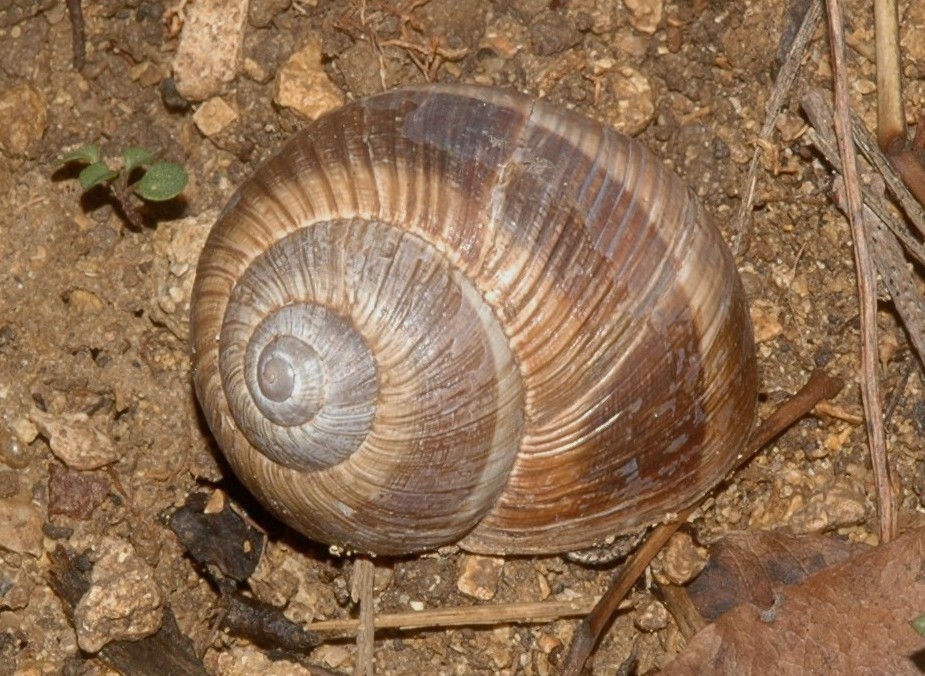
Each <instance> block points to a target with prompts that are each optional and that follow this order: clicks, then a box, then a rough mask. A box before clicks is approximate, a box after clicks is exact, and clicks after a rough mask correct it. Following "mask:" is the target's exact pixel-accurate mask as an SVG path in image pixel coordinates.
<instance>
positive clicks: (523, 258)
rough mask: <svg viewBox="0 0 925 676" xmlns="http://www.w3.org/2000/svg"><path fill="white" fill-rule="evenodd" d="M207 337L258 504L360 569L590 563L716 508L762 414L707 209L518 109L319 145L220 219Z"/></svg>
mask: <svg viewBox="0 0 925 676" xmlns="http://www.w3.org/2000/svg"><path fill="white" fill-rule="evenodd" d="M191 323H192V331H191V333H192V347H193V361H194V381H195V386H196V391H197V394H198V396H199V399H200V402H201V404H202V406H203V409H204V411H205V415H206V418H207V420H208V423H209V425H210V427H211V429H212V432H213V434H214V435H215V437H216V438H217V440H218V442H219V444H220V446H221V448H222V449H223V452H224V453H225V455H226V456H227V458H228V461H229V462H230V464H231V466H232V468H233V469H234V471H235V472H236V474H237V475H238V477H240V479H241V481H242V482H243V483H244V484H245V485H246V486H247V487H248V488H249V489H250V490H251V491H252V492H253V493H254V494H255V495H257V496H258V497H259V498H260V499H261V500H262V502H263V503H264V504H265V505H266V506H267V507H268V508H269V509H270V510H271V511H272V512H273V513H275V514H276V515H277V516H279V517H280V518H281V519H282V520H283V521H285V522H287V523H288V524H290V525H291V526H293V527H294V528H296V529H297V530H299V531H301V532H302V533H304V534H306V535H308V536H309V537H311V538H313V539H316V540H319V541H321V542H325V543H328V544H332V545H336V546H340V547H344V548H347V549H352V550H356V551H364V552H372V553H379V554H402V553H409V552H414V551H420V550H425V549H432V548H435V547H438V546H440V545H443V544H447V543H454V542H459V544H460V545H461V546H462V547H464V548H466V549H468V550H470V551H476V552H487V553H498V554H505V553H554V552H563V551H571V550H575V549H579V548H582V547H588V546H590V545H592V544H594V543H597V542H599V541H601V540H602V539H604V538H606V537H607V536H609V535H615V534H620V533H625V532H628V531H630V530H633V529H636V528H638V527H640V526H643V525H647V524H650V523H653V522H655V521H657V520H659V519H660V518H662V517H663V516H664V515H665V514H668V513H671V512H674V511H676V510H679V509H681V508H682V507H684V506H686V505H688V504H690V503H691V502H693V501H694V500H695V499H697V498H698V497H700V496H701V495H702V494H703V493H704V492H705V491H706V490H708V489H709V487H710V486H711V485H713V484H714V483H715V482H716V481H717V480H718V479H719V478H720V477H722V475H723V474H724V473H725V472H726V471H727V470H728V468H729V466H730V465H731V463H732V462H733V460H734V458H735V456H736V455H737V454H738V452H739V451H740V450H741V447H742V445H743V443H744V440H745V439H746V437H747V436H748V433H749V431H750V429H751V426H752V423H753V419H754V414H755V399H756V396H755V395H756V373H755V361H754V349H753V343H752V331H751V324H750V322H749V318H748V312H747V307H746V303H745V300H744V294H743V290H742V286H741V282H740V280H739V278H738V275H737V273H736V270H735V266H734V264H733V261H732V257H731V255H730V253H729V251H728V250H727V249H726V247H725V245H724V243H723V242H722V240H721V237H720V235H719V233H718V231H717V230H716V229H715V228H714V226H713V225H712V224H711V222H710V220H709V219H708V217H707V215H706V214H705V212H704V211H703V209H702V208H701V207H700V206H699V205H698V203H697V201H696V200H695V199H694V197H693V195H692V194H691V193H690V191H689V190H687V189H686V188H685V187H684V186H683V184H682V183H681V182H680V180H679V179H678V178H677V177H676V176H675V175H674V174H672V173H671V172H669V171H668V170H667V169H665V168H664V167H663V166H662V165H661V164H660V163H659V162H658V161H657V160H656V159H655V158H654V156H653V155H651V154H650V153H649V152H648V151H647V150H645V149H644V148H643V147H642V146H641V145H639V144H638V143H637V142H635V141H633V140H631V139H628V138H626V137H625V136H623V135H621V134H619V133H616V132H614V131H612V130H611V129H608V128H606V127H604V126H602V125H601V124H599V123H597V122H594V121H591V120H589V119H586V118H584V117H582V116H580V115H578V114H575V113H571V112H567V111H563V110H559V109H557V108H555V107H553V106H551V105H549V104H547V103H544V102H542V101H538V100H535V99H533V98H530V97H528V96H525V95H521V94H516V93H511V92H507V91H503V90H496V89H489V88H482V87H473V86H458V85H457V86H425V87H417V88H410V89H402V90H396V91H392V92H388V93H385V94H380V95H377V96H372V97H370V98H367V99H363V100H360V101H357V102H354V103H351V104H348V105H346V106H345V107H343V108H341V109H339V110H337V111H335V112H333V113H330V114H328V115H325V116H323V117H321V118H320V119H318V120H317V121H316V122H314V123H312V124H310V125H309V126H308V127H307V128H306V129H305V130H303V131H301V132H300V133H298V134H297V135H296V136H295V137H294V138H293V139H292V140H291V141H290V142H289V143H287V144H286V145H285V146H284V147H283V148H282V150H280V151H279V152H278V153H277V154H276V155H274V156H273V157H272V158H271V159H269V160H268V161H267V162H266V163H265V164H264V165H263V166H262V167H261V168H260V169H259V170H258V171H257V172H256V174H255V175H254V176H253V177H252V178H250V179H249V180H248V181H247V182H246V183H244V185H243V186H242V187H241V188H240V189H239V190H238V192H237V193H236V194H235V196H234V197H233V198H232V199H231V202H230V204H229V205H228V206H227V207H226V208H225V210H224V212H223V213H222V215H221V216H220V218H219V220H218V222H217V223H216V225H215V227H214V229H213V230H212V232H211V234H210V236H209V238H208V241H207V243H206V246H205V249H204V252H203V254H202V257H201V259H200V262H199V267H198V269H197V276H196V283H195V287H194V291H193V305H192V318H191Z"/></svg>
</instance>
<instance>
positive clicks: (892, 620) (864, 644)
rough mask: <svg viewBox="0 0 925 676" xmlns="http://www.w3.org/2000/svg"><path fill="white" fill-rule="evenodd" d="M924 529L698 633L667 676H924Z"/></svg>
mask: <svg viewBox="0 0 925 676" xmlns="http://www.w3.org/2000/svg"><path fill="white" fill-rule="evenodd" d="M923 610H925V529H922V528H920V529H917V530H915V531H911V532H909V533H907V534H905V535H903V536H902V537H900V538H898V539H897V540H895V541H894V542H892V543H889V544H886V545H882V546H880V547H876V548H873V549H871V550H869V551H867V552H864V553H862V554H860V555H859V556H857V557H856V558H854V559H852V560H850V561H847V562H845V563H842V564H839V565H837V566H832V567H830V568H826V569H825V570H823V571H821V572H819V573H817V574H815V575H813V576H811V577H809V578H808V579H807V580H806V581H805V582H804V583H803V584H801V585H799V586H792V587H784V588H782V589H781V591H779V592H777V593H776V599H775V603H774V605H773V606H772V608H770V609H767V610H762V609H760V608H758V607H756V606H754V605H752V604H744V605H741V606H738V607H737V608H734V609H733V610H731V611H729V612H728V613H726V614H725V615H723V617H721V618H720V619H719V620H718V621H717V622H716V623H714V624H711V625H709V626H708V627H706V628H704V629H703V630H702V631H700V632H699V633H698V634H697V635H696V636H695V637H694V638H693V639H692V640H691V642H690V643H689V644H688V646H687V648H686V650H685V651H684V652H683V653H681V655H680V656H679V657H678V658H677V659H676V660H674V661H673V662H671V663H670V664H669V665H667V666H666V667H665V669H663V670H662V672H661V673H663V674H703V673H723V674H741V675H745V676H747V675H749V674H767V673H769V670H770V671H773V673H774V674H778V675H784V676H786V675H788V674H858V673H869V674H921V673H922V670H923V667H925V639H923V638H922V637H921V636H919V635H918V634H917V633H916V632H915V630H914V629H912V627H911V626H910V625H909V622H910V620H912V619H913V618H915V617H916V616H917V615H919V614H920V613H921V612H922V611H923Z"/></svg>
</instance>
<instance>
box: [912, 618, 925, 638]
mask: <svg viewBox="0 0 925 676" xmlns="http://www.w3.org/2000/svg"><path fill="white" fill-rule="evenodd" d="M909 624H911V625H912V628H913V629H915V630H916V631H917V632H919V634H921V635H922V636H925V613H922V614H921V615H919V616H918V617H917V618H915V619H914V620H912V622H910V623H909Z"/></svg>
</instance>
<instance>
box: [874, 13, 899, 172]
mask: <svg viewBox="0 0 925 676" xmlns="http://www.w3.org/2000/svg"><path fill="white" fill-rule="evenodd" d="M874 38H875V42H876V46H877V142H878V143H879V144H880V147H881V148H883V149H884V150H885V151H887V152H889V153H891V154H892V153H893V152H894V151H897V152H899V151H902V150H903V148H904V147H905V145H906V119H905V116H904V115H903V103H902V80H901V79H900V77H899V21H898V20H897V13H896V0H874Z"/></svg>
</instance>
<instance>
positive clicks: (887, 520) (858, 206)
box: [826, 0, 897, 542]
mask: <svg viewBox="0 0 925 676" xmlns="http://www.w3.org/2000/svg"><path fill="white" fill-rule="evenodd" d="M826 7H827V9H828V17H829V42H830V45H831V49H832V70H833V80H834V85H835V131H836V136H837V138H838V147H839V153H840V155H841V161H842V167H843V168H844V171H845V195H846V198H847V207H848V222H849V223H850V224H851V234H852V237H853V239H854V259H855V267H856V269H857V277H858V297H859V299H858V302H859V304H860V316H861V366H862V377H861V398H862V401H863V403H864V419H865V423H866V427H867V440H868V444H869V446H870V456H871V464H872V465H873V472H874V482H875V484H876V487H877V497H878V501H879V506H880V540H881V541H882V542H889V541H890V540H892V539H893V538H895V537H896V533H897V527H896V512H895V508H894V504H893V502H894V497H893V496H894V494H893V488H892V483H891V481H890V475H889V466H888V464H887V455H886V439H885V438H884V433H883V413H882V404H881V399H880V382H879V380H878V378H877V372H878V371H877V296H876V292H877V287H876V284H877V280H876V276H875V274H874V266H873V263H872V262H871V257H870V251H869V248H868V241H867V232H866V229H865V227H864V213H863V204H862V201H861V189H860V182H859V181H858V175H857V157H856V156H855V152H854V141H853V138H852V135H851V121H850V117H849V114H848V109H849V104H848V77H847V73H846V68H845V41H844V21H843V19H842V11H841V5H840V3H839V0H827V2H826Z"/></svg>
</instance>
